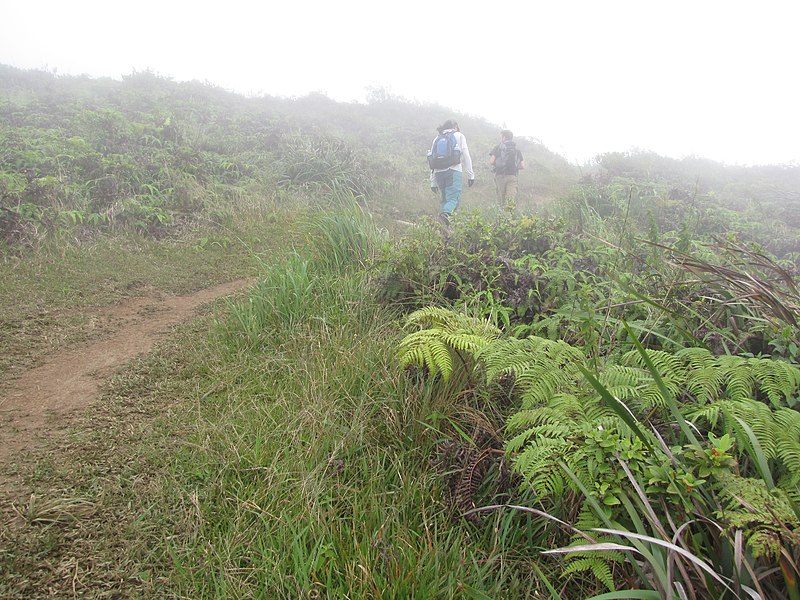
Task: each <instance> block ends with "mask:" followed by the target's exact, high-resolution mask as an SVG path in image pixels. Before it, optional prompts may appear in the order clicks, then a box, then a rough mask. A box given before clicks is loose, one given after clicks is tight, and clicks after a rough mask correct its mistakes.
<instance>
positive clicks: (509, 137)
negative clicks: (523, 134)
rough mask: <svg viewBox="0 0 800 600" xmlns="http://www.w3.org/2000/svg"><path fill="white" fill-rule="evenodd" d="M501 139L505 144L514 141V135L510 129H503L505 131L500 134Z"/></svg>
mask: <svg viewBox="0 0 800 600" xmlns="http://www.w3.org/2000/svg"><path fill="white" fill-rule="evenodd" d="M500 137H501V138H503V141H504V142H510V141H511V140H513V139H514V134H513V133H511V130H510V129H503V131H501V132H500Z"/></svg>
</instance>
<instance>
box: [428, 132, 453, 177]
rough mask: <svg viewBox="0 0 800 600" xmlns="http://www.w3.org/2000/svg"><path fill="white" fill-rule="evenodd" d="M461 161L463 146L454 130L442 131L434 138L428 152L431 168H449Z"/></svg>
mask: <svg viewBox="0 0 800 600" xmlns="http://www.w3.org/2000/svg"><path fill="white" fill-rule="evenodd" d="M460 163H461V148H459V147H458V142H457V141H456V136H455V135H454V134H453V132H452V131H448V132H447V133H440V134H439V135H437V136H436V139H435V140H433V145H432V146H431V151H430V152H428V165H429V166H430V168H431V169H449V168H450V167H454V166H455V165H457V164H460Z"/></svg>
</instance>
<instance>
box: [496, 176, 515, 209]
mask: <svg viewBox="0 0 800 600" xmlns="http://www.w3.org/2000/svg"><path fill="white" fill-rule="evenodd" d="M494 184H495V186H496V187H497V199H498V200H499V201H500V204H504V203H505V201H506V200H513V199H514V198H516V197H517V176H516V175H499V174H498V175H495V176H494Z"/></svg>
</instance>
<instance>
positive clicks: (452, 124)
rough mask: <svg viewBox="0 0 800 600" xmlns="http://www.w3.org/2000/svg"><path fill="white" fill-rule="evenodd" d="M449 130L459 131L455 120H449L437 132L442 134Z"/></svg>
mask: <svg viewBox="0 0 800 600" xmlns="http://www.w3.org/2000/svg"><path fill="white" fill-rule="evenodd" d="M448 129H458V123H457V122H456V120H455V119H447V121H445V122H444V123H442V124H441V125H439V126H438V127H437V128H436V131H438V132H439V133H442V132H443V131H446V130H448Z"/></svg>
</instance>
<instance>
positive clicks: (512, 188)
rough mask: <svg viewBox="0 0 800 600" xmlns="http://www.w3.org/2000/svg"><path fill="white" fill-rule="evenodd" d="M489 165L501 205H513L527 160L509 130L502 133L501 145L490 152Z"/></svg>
mask: <svg viewBox="0 0 800 600" xmlns="http://www.w3.org/2000/svg"><path fill="white" fill-rule="evenodd" d="M489 164H490V165H491V167H492V172H493V173H494V183H495V187H496V188H497V199H498V200H499V201H500V204H505V203H507V202H508V203H513V202H514V200H515V199H516V197H517V175H519V171H520V169H524V168H525V160H524V159H523V158H522V152H520V151H519V150H517V146H516V144H515V143H514V134H513V133H511V132H510V131H509V130H508V129H504V130H503V131H501V132H500V143H499V144H497V146H495V147H494V148H492V151H491V152H489Z"/></svg>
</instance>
